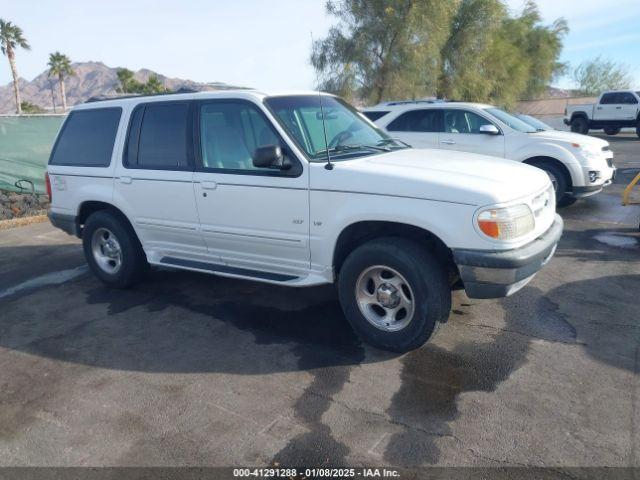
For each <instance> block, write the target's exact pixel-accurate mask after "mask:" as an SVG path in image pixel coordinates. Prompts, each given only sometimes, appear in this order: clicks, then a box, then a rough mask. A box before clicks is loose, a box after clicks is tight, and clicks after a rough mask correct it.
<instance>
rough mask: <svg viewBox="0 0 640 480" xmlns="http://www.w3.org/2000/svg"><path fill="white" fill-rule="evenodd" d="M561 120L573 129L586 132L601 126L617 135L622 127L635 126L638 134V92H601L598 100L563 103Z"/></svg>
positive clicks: (608, 132) (639, 97)
mask: <svg viewBox="0 0 640 480" xmlns="http://www.w3.org/2000/svg"><path fill="white" fill-rule="evenodd" d="M564 124H565V125H570V126H571V131H572V132H576V133H583V134H585V135H586V134H587V133H589V129H600V128H602V129H603V130H604V133H606V134H607V135H617V134H618V133H620V129H622V128H627V127H630V128H635V129H636V133H637V134H638V137H640V92H634V91H632V90H622V91H612V92H604V93H603V94H601V95H600V96H599V97H598V101H597V102H596V103H595V104H593V103H586V104H582V105H567V108H565V110H564Z"/></svg>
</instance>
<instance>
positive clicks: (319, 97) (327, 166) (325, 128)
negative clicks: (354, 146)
mask: <svg viewBox="0 0 640 480" xmlns="http://www.w3.org/2000/svg"><path fill="white" fill-rule="evenodd" d="M310 33H311V51H312V52H313V31H311V32H310ZM318 80H319V79H318V70H317V69H316V88H317V89H318V100H319V101H320V115H321V116H322V133H323V134H324V146H325V150H324V151H325V152H326V153H327V164H326V165H325V166H324V168H325V170H333V163H331V155H330V154H329V142H328V141H327V126H326V125H325V123H324V108H323V107H322V94H321V93H320V89H319V86H320V82H319V81H318Z"/></svg>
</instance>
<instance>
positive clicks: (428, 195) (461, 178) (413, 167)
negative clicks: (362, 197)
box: [311, 149, 550, 205]
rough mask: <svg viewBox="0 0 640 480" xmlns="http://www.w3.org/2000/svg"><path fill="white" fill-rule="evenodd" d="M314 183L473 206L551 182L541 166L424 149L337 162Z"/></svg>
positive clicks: (529, 191) (506, 198) (517, 195)
mask: <svg viewBox="0 0 640 480" xmlns="http://www.w3.org/2000/svg"><path fill="white" fill-rule="evenodd" d="M325 182H326V183H327V184H326V185H324V183H325ZM311 183H312V188H321V189H332V190H342V191H354V192H363V193H377V194H386V195H399V196H410V197H415V198H424V199H431V200H438V201H446V202H453V203H465V204H471V205H490V204H494V203H502V202H509V201H512V200H516V199H519V198H523V197H526V196H530V195H532V194H534V193H537V192H539V191H541V190H543V189H544V188H548V186H549V184H550V182H549V177H548V176H547V174H546V173H544V172H543V171H542V170H540V169H538V168H535V167H531V166H529V165H525V164H522V163H519V162H515V161H512V160H505V159H502V158H496V157H489V156H485V155H477V154H472V153H466V152H457V151H452V150H426V149H406V150H397V151H395V152H390V153H385V154H380V155H372V156H367V157H362V158H358V159H350V160H344V161H337V162H335V168H334V170H333V171H332V174H331V175H327V176H325V175H322V176H318V177H316V178H314V176H312V178H311Z"/></svg>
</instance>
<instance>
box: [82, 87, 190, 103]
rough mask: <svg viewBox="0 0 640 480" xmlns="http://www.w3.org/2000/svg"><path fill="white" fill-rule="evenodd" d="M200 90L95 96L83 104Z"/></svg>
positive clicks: (185, 88) (185, 89) (188, 89)
mask: <svg viewBox="0 0 640 480" xmlns="http://www.w3.org/2000/svg"><path fill="white" fill-rule="evenodd" d="M199 91H200V90H195V89H193V88H187V87H181V88H179V89H178V90H176V91H170V92H158V93H129V94H115V95H109V94H106V95H96V96H94V97H91V98H89V99H87V100H86V101H85V102H84V103H94V102H106V101H107V100H121V99H123V98H138V97H158V96H161V95H176V94H181V93H198V92H199Z"/></svg>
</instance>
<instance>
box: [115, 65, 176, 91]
mask: <svg viewBox="0 0 640 480" xmlns="http://www.w3.org/2000/svg"><path fill="white" fill-rule="evenodd" d="M116 74H117V76H118V80H119V81H120V87H119V88H117V89H116V91H118V92H119V93H140V94H143V95H153V94H155V93H165V92H167V91H168V90H167V89H166V88H165V86H164V85H163V84H162V82H161V81H160V79H159V78H158V77H157V76H155V75H151V76H150V77H149V79H148V80H147V81H146V82H145V83H142V82H139V81H138V80H136V79H135V78H134V73H133V72H132V71H131V70H129V69H126V68H119V69H118V71H117V73H116Z"/></svg>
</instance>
